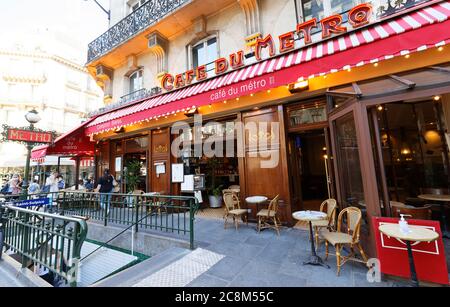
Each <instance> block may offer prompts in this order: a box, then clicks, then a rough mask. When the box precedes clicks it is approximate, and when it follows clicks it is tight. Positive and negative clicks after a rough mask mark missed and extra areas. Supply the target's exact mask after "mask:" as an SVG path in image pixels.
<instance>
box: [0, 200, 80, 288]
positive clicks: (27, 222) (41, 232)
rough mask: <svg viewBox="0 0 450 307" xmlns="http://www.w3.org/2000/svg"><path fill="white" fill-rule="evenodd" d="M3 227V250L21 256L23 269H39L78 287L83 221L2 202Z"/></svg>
mask: <svg viewBox="0 0 450 307" xmlns="http://www.w3.org/2000/svg"><path fill="white" fill-rule="evenodd" d="M0 227H1V229H0V233H1V235H0V237H1V238H0V248H3V245H4V247H5V248H6V250H9V251H11V252H13V253H15V254H18V255H19V256H21V263H22V267H23V268H25V267H29V266H30V265H31V264H33V265H34V266H40V267H42V268H45V269H46V270H48V271H49V272H52V273H54V274H56V275H57V276H60V277H62V278H63V279H64V280H66V281H67V282H68V283H69V285H70V286H73V287H74V286H76V285H77V278H78V269H79V262H80V256H81V247H82V245H83V243H84V240H85V239H86V235H87V224H86V221H85V220H84V219H82V218H75V217H68V216H60V215H55V214H50V213H46V212H40V211H36V210H30V209H26V208H20V207H16V206H13V205H8V204H7V203H3V204H1V205H0ZM0 253H1V252H0Z"/></svg>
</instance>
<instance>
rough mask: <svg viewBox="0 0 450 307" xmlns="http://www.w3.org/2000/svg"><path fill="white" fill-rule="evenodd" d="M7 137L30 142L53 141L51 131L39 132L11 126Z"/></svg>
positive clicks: (9, 139)
mask: <svg viewBox="0 0 450 307" xmlns="http://www.w3.org/2000/svg"><path fill="white" fill-rule="evenodd" d="M7 139H8V141H19V142H29V143H51V142H53V135H52V133H51V132H39V131H32V130H21V129H13V128H9V129H8V136H7Z"/></svg>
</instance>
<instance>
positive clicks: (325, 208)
mask: <svg viewBox="0 0 450 307" xmlns="http://www.w3.org/2000/svg"><path fill="white" fill-rule="evenodd" d="M320 211H321V212H324V213H326V214H327V217H328V225H329V226H334V225H335V224H336V211H337V201H336V199H332V198H330V199H327V200H325V201H324V202H323V203H322V204H321V205H320Z"/></svg>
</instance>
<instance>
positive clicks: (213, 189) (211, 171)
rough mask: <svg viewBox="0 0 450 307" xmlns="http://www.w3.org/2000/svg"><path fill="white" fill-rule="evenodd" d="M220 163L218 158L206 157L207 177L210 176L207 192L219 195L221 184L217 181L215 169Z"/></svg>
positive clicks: (220, 193)
mask: <svg viewBox="0 0 450 307" xmlns="http://www.w3.org/2000/svg"><path fill="white" fill-rule="evenodd" d="M219 165H220V163H219V160H218V159H217V158H216V157H214V158H211V159H208V177H209V178H211V182H210V185H209V187H208V189H207V190H208V194H209V195H213V196H216V197H219V196H221V195H222V188H223V185H221V184H218V183H217V178H216V170H217V168H218V166H219Z"/></svg>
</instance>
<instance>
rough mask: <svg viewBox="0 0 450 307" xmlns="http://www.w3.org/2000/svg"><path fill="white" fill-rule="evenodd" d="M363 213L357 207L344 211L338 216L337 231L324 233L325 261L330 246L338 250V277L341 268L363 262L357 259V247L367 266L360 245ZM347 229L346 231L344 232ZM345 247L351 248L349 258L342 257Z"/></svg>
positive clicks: (365, 257)
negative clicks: (351, 263) (347, 263)
mask: <svg viewBox="0 0 450 307" xmlns="http://www.w3.org/2000/svg"><path fill="white" fill-rule="evenodd" d="M344 217H345V218H346V225H345V226H344V225H343V220H344ZM361 220H362V213H361V210H360V209H358V208H356V207H348V208H345V209H344V210H342V211H341V212H340V213H339V216H338V224H337V231H336V232H332V231H329V230H327V231H324V232H322V236H323V238H324V239H325V247H326V249H325V253H326V256H325V259H328V246H329V244H331V245H333V246H334V248H335V250H336V262H337V276H339V274H340V272H341V267H342V266H343V265H344V264H345V263H346V262H347V261H349V260H353V261H358V262H361V260H359V259H357V258H355V247H357V248H358V250H359V252H360V254H361V256H362V258H363V262H364V263H365V264H367V256H366V254H365V253H364V250H363V248H362V246H361V243H360V240H359V239H360V238H359V237H360V229H361ZM344 227H346V231H345V232H344V231H342V230H343V228H344ZM344 245H349V246H350V254H349V255H348V256H342V255H341V251H342V248H343V247H344Z"/></svg>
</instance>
